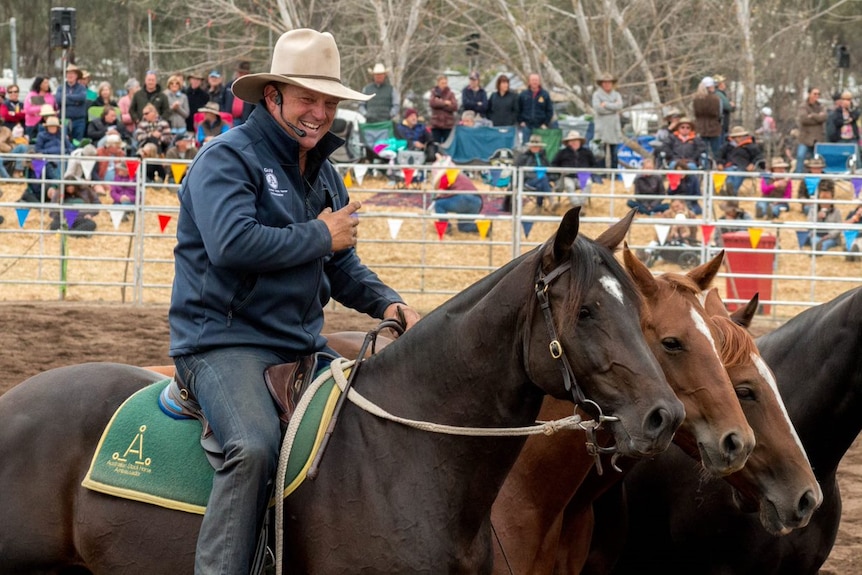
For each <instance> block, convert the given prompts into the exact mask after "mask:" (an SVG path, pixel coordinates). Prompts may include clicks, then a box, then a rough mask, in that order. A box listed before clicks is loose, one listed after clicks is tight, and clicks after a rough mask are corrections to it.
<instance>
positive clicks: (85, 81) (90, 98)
mask: <svg viewBox="0 0 862 575" xmlns="http://www.w3.org/2000/svg"><path fill="white" fill-rule="evenodd" d="M92 79H93V76H92V75H91V74H90V73H89V72H88V71H87V70H81V79H80V80H78V83H79V84H81V85H82V86H83V87H84V89H85V90H86V91H87V107H88V108H89V107H90V106H92V105H93V102H95V101H96V98H97V97H98V95H99V94H98V92H97V91H96V90H93V88H92V86H90V81H91V80H92Z"/></svg>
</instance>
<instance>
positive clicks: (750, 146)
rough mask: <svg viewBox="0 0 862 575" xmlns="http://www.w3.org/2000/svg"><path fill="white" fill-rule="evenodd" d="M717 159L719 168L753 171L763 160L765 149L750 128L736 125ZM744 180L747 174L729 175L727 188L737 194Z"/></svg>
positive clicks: (730, 170)
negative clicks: (756, 140)
mask: <svg viewBox="0 0 862 575" xmlns="http://www.w3.org/2000/svg"><path fill="white" fill-rule="evenodd" d="M715 161H716V163H717V165H718V167H719V168H721V169H722V170H726V171H728V172H753V171H754V170H755V169H756V166H757V164H758V163H760V162H762V161H763V151H762V150H761V149H760V146H759V145H758V144H757V142H755V141H754V138H753V137H752V136H751V134H750V133H749V132H748V130H746V129H745V128H743V127H742V126H734V127H733V128H732V129H731V130H730V133H729V134H728V135H727V142H725V143H724V145H723V146H722V147H721V148H720V149H719V150H718V155H717V156H716V158H715ZM743 180H745V176H740V175H736V174H734V175H730V176H727V180H726V181H725V189H726V190H727V192H728V193H729V194H730V195H732V196H735V195H737V194H738V193H739V186H741V185H742V182H743Z"/></svg>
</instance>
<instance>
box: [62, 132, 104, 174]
mask: <svg viewBox="0 0 862 575" xmlns="http://www.w3.org/2000/svg"><path fill="white" fill-rule="evenodd" d="M85 142H86V143H85V144H84V145H82V146H78V147H77V148H76V149H75V150H73V151H72V152H71V154H69V155H70V158H69V166H68V167H67V168H66V171H65V172H64V173H63V178H64V179H66V178H69V177H70V176H71V177H75V178H77V179H79V180H90V179H92V178H93V170H94V169H95V167H96V166H95V164H94V163H92V161H88V160H82V159H81V158H82V157H93V156H95V155H96V146H94V145H93V144H91V143H90V142H89V141H88V140H85Z"/></svg>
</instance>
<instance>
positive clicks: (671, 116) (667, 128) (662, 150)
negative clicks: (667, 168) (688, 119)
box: [653, 108, 682, 165]
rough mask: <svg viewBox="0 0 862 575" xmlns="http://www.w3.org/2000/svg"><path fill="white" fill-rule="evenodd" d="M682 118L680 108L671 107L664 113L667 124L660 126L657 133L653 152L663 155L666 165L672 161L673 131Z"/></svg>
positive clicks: (662, 163)
mask: <svg viewBox="0 0 862 575" xmlns="http://www.w3.org/2000/svg"><path fill="white" fill-rule="evenodd" d="M681 118H682V112H680V111H679V109H678V108H670V109H669V110H668V111H667V112H666V113H665V115H664V122H665V125H664V126H662V127H661V128H659V129H658V131H657V132H656V133H655V141H654V143H653V153H654V155H655V156H657V157H658V156H660V157H661V159H662V161H661V162H660V164H661V165H665V164H667V162H669V161H670V158H669V156H670V144H671V138H673V133H674V132H675V131H676V129H677V127H678V126H679V120H680V119H681Z"/></svg>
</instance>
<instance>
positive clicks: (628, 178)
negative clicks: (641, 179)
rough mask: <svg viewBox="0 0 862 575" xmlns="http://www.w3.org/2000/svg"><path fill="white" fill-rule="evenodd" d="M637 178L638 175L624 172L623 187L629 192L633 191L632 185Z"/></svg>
mask: <svg viewBox="0 0 862 575" xmlns="http://www.w3.org/2000/svg"><path fill="white" fill-rule="evenodd" d="M636 177H637V174H635V173H634V172H623V187H625V189H627V190H629V189H631V187H632V185H634V183H635V178H636Z"/></svg>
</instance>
